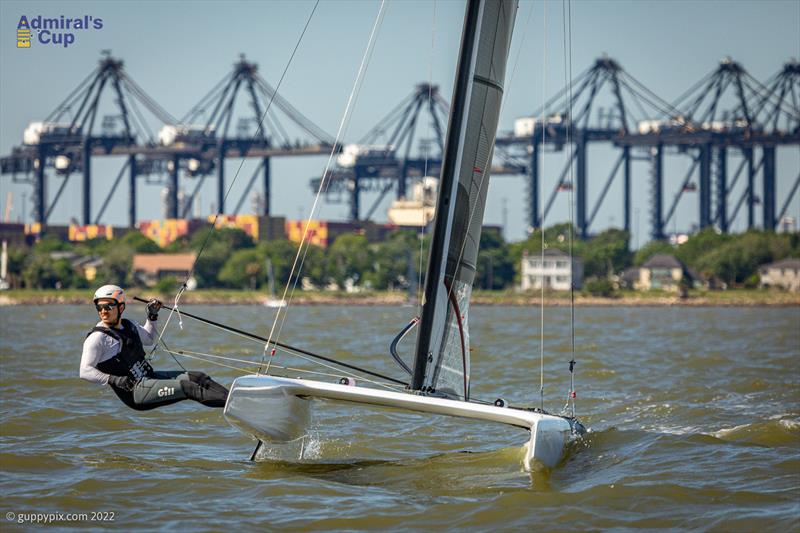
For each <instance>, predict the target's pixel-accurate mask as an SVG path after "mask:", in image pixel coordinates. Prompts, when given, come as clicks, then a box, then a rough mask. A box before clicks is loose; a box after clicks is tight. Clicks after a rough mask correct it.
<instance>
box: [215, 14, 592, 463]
mask: <svg viewBox="0 0 800 533" xmlns="http://www.w3.org/2000/svg"><path fill="white" fill-rule="evenodd" d="M516 11H517V0H469V1H468V2H467V9H466V15H465V23H464V29H463V35H462V42H461V48H460V52H459V60H458V68H457V72H456V83H455V89H454V97H453V105H452V108H451V111H450V119H449V126H448V132H447V140H446V145H445V154H444V158H443V164H442V170H441V179H440V180H439V199H438V203H437V207H436V218H435V220H434V229H433V235H432V239H431V247H430V252H429V260H428V267H427V275H426V277H425V292H424V294H425V296H424V300H423V301H424V304H423V307H422V314H421V317H420V318H419V319H417V318H415V319H414V320H412V321H411V323H410V324H409V325H407V326H406V327H405V328H404V329H403V331H401V333H400V334H399V335H398V336H397V338H396V339H395V341H394V342H393V343H392V346H391V353H392V356H393V357H394V359H395V361H396V362H397V363H398V365H399V366H400V367H401V369H402V370H403V371H404V372H405V373H406V374H407V375H408V378H409V381H408V382H407V383H406V382H405V381H401V380H397V379H394V378H385V377H384V376H381V377H383V378H384V379H383V382H381V381H374V380H369V379H367V378H362V379H361V380H362V383H359V384H356V380H355V379H352V378H350V377H343V378H342V379H341V380H340V381H339V383H329V382H323V381H317V380H314V379H293V378H288V377H282V376H275V375H270V374H269V367H267V374H262V373H260V372H259V373H257V374H252V375H247V376H242V377H239V378H237V379H236V380H235V381H234V382H233V385H232V386H231V390H230V394H229V396H228V401H227V404H226V406H225V411H224V413H225V417H226V419H227V420H228V422H230V423H231V424H232V425H233V426H234V427H236V428H238V429H239V430H241V431H242V432H244V433H246V434H248V435H252V436H253V437H255V438H256V439H257V440H258V441H259V443H258V445H257V446H256V450H255V451H254V452H253V457H255V456H256V453H257V452H258V449H259V447H260V446H261V443H262V442H265V441H272V442H276V441H277V442H288V441H292V440H295V439H299V438H301V437H303V436H305V434H306V431H307V427H308V424H309V422H310V416H311V415H310V413H311V407H312V405H315V404H316V403H317V402H315V401H314V400H334V401H341V402H345V404H346V405H348V406H353V407H355V406H358V405H360V406H378V407H389V408H395V409H401V410H408V411H416V412H423V413H431V414H438V415H449V416H453V417H463V418H471V419H476V420H481V421H486V422H497V423H501V424H508V425H512V426H516V427H519V428H522V429H524V430H527V431H529V432H530V436H529V437H528V439H527V446H526V450H525V453H524V458H523V466H524V468H525V469H526V470H532V469H535V468H538V466H536V465H539V466H541V465H543V466H545V467H548V468H552V467H554V466H556V465H558V464H559V463H560V462H561V460H562V459H563V458H564V456H565V455H566V449H567V445H568V444H569V442H570V441H571V440H572V439H574V438H576V436H578V435H580V434H582V433H583V431H584V429H583V426H582V425H581V424H580V422H578V421H577V420H576V419H575V417H574V416H562V415H556V414H550V413H547V412H545V411H544V410H543V409H540V408H529V407H516V406H510V405H508V404H507V403H506V402H505V401H504V400H502V399H497V400H495V401H494V402H492V401H481V400H478V399H475V398H471V397H470V346H469V328H468V314H469V313H468V309H469V300H470V294H471V291H472V284H473V281H474V276H475V270H476V263H477V256H478V245H479V242H480V233H481V226H482V219H483V213H484V207H485V202H486V195H487V192H488V187H489V176H488V174H489V172H488V169H489V168H490V166H491V165H490V162H491V157H492V152H493V148H494V141H495V136H496V132H497V123H498V119H499V114H500V102H501V98H502V94H503V83H504V79H505V72H506V62H507V59H508V51H509V46H510V41H511V32H512V28H513V25H514V19H515V15H516ZM483 169H486V170H485V171H484V170H483ZM269 268H271V265H270V266H269ZM281 305H285V302H283V303H282V304H281ZM417 324H419V330H418V335H417V340H416V348H415V357H414V363H413V366H410V365H407V364H406V363H405V362H404V361H403V360H402V358H401V357H399V356H398V355H397V353H396V345H397V343H398V342H399V340H400V339H402V337H403V336H405V334H406V333H408V332H409V331H410V330H411V329H412V328H413V327H414V326H416V325H417ZM365 333H368V332H365ZM343 334H346V335H355V334H357V333H356V332H354V331H349V332H346V333H344V332H343ZM269 344H272V345H273V346H282V345H281V344H280V343H278V342H277V341H270V342H269V343H268V344H267V347H269ZM283 346H284V347H285V345H283ZM296 352H297V350H295V353H296ZM265 353H267V352H266V350H265ZM273 353H274V348H273ZM302 353H306V354H308V352H302ZM326 360H327V361H331V360H330V359H326ZM331 362H334V363H337V364H341V365H343V363H339V362H336V361H331ZM344 366H348V365H344ZM348 368H351V369H353V368H356V367H353V366H351V365H350V366H348ZM358 370H361V371H362V372H367V371H366V370H364V369H358ZM371 374H372V375H377V374H375V373H371ZM350 375H352V374H350ZM379 387H382V388H379ZM487 431H488V427H487Z"/></svg>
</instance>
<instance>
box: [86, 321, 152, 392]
mask: <svg viewBox="0 0 800 533" xmlns="http://www.w3.org/2000/svg"><path fill="white" fill-rule="evenodd" d="M121 324H122V328H120V329H117V328H107V327H103V326H96V327H94V328H92V331H90V332H89V335H91V334H92V333H94V332H95V331H98V332H100V333H104V334H105V335H108V336H109V337H111V338H112V339H114V340H116V341H117V342H119V347H120V350H119V353H118V354H117V355H115V356H114V357H111V358H110V359H106V360H105V361H102V362H101V363H98V364H97V369H98V370H99V371H101V372H105V373H106V374H111V375H112V376H130V377H131V378H133V379H136V380H138V379H141V378H143V377H152V376H153V375H154V374H155V371H154V370H153V367H152V366H150V363H148V362H147V360H146V359H145V351H144V346H142V340H141V339H140V338H139V332H138V331H137V329H136V325H135V324H133V322H131V321H130V320H128V319H127V318H123V319H122V322H121ZM89 335H87V337H88V336H89Z"/></svg>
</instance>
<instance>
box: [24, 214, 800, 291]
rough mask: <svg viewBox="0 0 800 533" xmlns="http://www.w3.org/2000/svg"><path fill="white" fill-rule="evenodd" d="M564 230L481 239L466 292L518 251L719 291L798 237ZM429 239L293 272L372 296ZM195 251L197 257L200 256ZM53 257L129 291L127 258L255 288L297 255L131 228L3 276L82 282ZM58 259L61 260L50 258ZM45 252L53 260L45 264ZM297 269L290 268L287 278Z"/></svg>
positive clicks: (486, 283)
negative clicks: (665, 269) (86, 266)
mask: <svg viewBox="0 0 800 533" xmlns="http://www.w3.org/2000/svg"><path fill="white" fill-rule="evenodd" d="M571 235H574V233H572V234H571V232H570V226H569V224H558V225H554V226H551V227H549V228H545V230H544V235H542V233H541V231H540V230H536V231H534V232H532V233H531V234H530V235H529V236H528V237H527V238H526V239H524V240H521V241H517V242H506V241H505V240H504V239H503V237H502V235H501V234H500V233H499V232H497V231H491V230H487V231H484V232H483V233H482V235H481V243H480V252H479V256H478V261H477V265H476V276H475V287H476V288H477V289H485V290H502V289H510V288H512V287H514V286H516V285H517V284H519V281H520V265H521V260H522V257H523V255H524V254H525V253H526V252H527V253H529V254H537V253H539V252H540V251H541V249H542V243H543V242H544V245H545V247H548V248H557V249H560V250H562V251H565V252H567V253H568V252H569V251H570V248H571V249H572V253H573V254H574V255H575V256H576V257H579V258H581V260H582V261H583V265H584V280H585V283H584V286H585V287H587V288H588V290H589V291H590V292H593V293H600V294H606V293H608V292H609V291H610V290H613V287H614V285H613V284H612V283H611V280H613V279H614V276H616V275H619V274H620V273H621V272H623V271H624V270H625V269H626V268H629V267H631V266H639V265H641V264H642V263H644V262H645V261H646V260H647V259H648V258H650V257H652V256H653V255H655V254H672V255H675V256H676V257H677V258H678V259H680V260H681V261H682V262H683V263H684V264H685V265H687V266H689V267H691V268H692V269H694V270H695V271H696V272H698V273H700V274H701V275H704V276H709V277H710V276H715V277H717V278H718V279H720V280H721V281H723V282H725V283H726V284H727V285H728V286H729V287H743V286H746V287H754V286H756V285H757V284H758V266H759V265H762V264H765V263H769V262H772V261H777V260H779V259H783V258H786V257H800V233H797V232H795V233H787V234H776V233H774V232H761V231H748V232H745V233H741V234H735V235H733V234H718V233H717V232H716V231H714V230H713V229H711V228H709V229H706V230H703V231H700V232H698V233H696V234H694V235H692V236H691V237H689V239H688V240H687V241H686V242H685V243H683V244H680V245H677V246H676V245H671V244H669V243H668V242H665V241H652V242H649V243H647V244H646V245H644V246H643V247H642V248H640V249H639V250H636V251H630V249H629V248H630V235H629V234H628V233H627V232H625V231H623V230H620V229H608V230H605V231H603V232H601V233H599V234H597V235H595V236H593V237H591V238H589V239H586V240H578V239H573V238H572V237H571ZM429 242H430V235H429V234H425V235H424V236H420V234H418V233H416V232H414V231H409V230H403V231H396V232H393V233H391V234H389V236H388V237H387V238H386V239H385V240H384V241H383V242H368V241H367V239H366V237H365V236H363V235H356V234H344V235H340V236H339V237H338V238H337V239H336V240H335V241H334V242H333V243H332V244H331V245H330V246H328V247H327V248H321V247H319V246H314V245H310V246H308V248H307V249H306V250H305V251H304V253H303V254H301V256H300V258H299V265H298V267H301V270H300V271H301V276H302V278H303V279H304V280H305V281H306V284H308V283H310V284H311V285H313V286H314V287H317V288H325V287H329V286H337V287H340V288H342V287H345V286H346V285H347V284H350V285H352V286H355V287H361V288H370V289H376V290H405V289H408V288H409V287H410V286H411V287H414V286H416V284H418V283H424V279H422V277H423V276H424V272H425V265H426V262H427V258H428V257H427V256H428V245H429ZM201 250H202V253H200V252H201ZM54 252H73V253H72V254H71V255H73V256H82V257H97V258H100V259H102V265H101V266H100V267H99V269H98V272H97V276H96V279H97V281H98V282H103V283H115V284H118V285H122V286H132V285H134V284H135V283H136V280H135V279H134V278H133V272H132V261H133V256H134V254H137V253H179V252H194V253H195V254H198V253H199V256H198V258H197V260H196V263H195V265H194V277H195V279H196V281H197V284H198V287H201V288H212V287H215V288H232V289H262V288H264V287H265V285H266V284H267V281H268V270H269V269H268V267H267V264H268V260H269V263H271V267H272V270H273V272H274V279H275V283H276V285H278V286H279V287H281V286H283V284H285V283H286V282H287V280H289V282H290V283H294V282H295V281H300V280H295V279H291V280H290V279H289V275H290V272H291V271H292V266H293V264H294V261H295V256H296V254H297V244H296V243H293V242H290V241H288V240H273V241H267V242H260V243H256V242H254V241H253V239H251V238H250V236H249V235H247V234H246V233H245V232H244V231H242V230H239V229H230V228H224V229H212V228H204V229H202V230H199V231H197V232H195V233H194V234H193V235H192V236H191V237H190V238H182V239H179V240H177V241H175V242H173V243H172V244H170V245H168V246H166V247H164V248H161V247H159V246H158V245H157V244H156V243H155V242H153V241H152V240H151V239H149V238H147V237H146V236H144V235H143V234H141V233H139V232H130V233H128V234H126V235H125V236H123V237H121V238H119V239H114V240H111V241H108V240H105V239H94V240H90V241H85V242H80V243H70V242H63V241H61V240H59V239H58V238H57V237H54V236H45V237H43V238H42V239H40V240H39V241H38V242H37V243H36V244H34V245H33V246H32V247H31V248H29V249H27V248H23V247H11V248H9V262H8V270H9V275H10V280H11V282H12V286H16V287H24V288H37V289H42V288H53V287H73V288H84V287H88V286H89V282H88V281H87V280H86V279H85V277H84V276H83V275H81V273H80V272H79V269H77V268H76V267H75V266H73V263H74V257H72V258H71V257H59V254H57V253H56V254H54ZM60 255H61V256H63V255H67V254H60ZM54 256H55V257H56V259H54ZM297 270H298V269H297V268H296V269H295V272H297ZM183 281H184V280H176V279H162V280H161V281H160V284H159V288H160V289H162V290H163V291H165V292H172V291H174V290H175V288H176V287H177V285H178V283H181V282H183Z"/></svg>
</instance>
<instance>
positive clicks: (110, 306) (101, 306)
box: [94, 304, 117, 312]
mask: <svg viewBox="0 0 800 533" xmlns="http://www.w3.org/2000/svg"><path fill="white" fill-rule="evenodd" d="M94 307H95V309H97V311H98V312H100V311H102V310H104V309H105V310H106V311H111V310H112V309H116V307H117V304H94Z"/></svg>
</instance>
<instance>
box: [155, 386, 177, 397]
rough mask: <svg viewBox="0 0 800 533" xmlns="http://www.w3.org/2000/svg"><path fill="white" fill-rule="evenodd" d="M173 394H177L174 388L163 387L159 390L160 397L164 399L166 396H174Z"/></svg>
mask: <svg viewBox="0 0 800 533" xmlns="http://www.w3.org/2000/svg"><path fill="white" fill-rule="evenodd" d="M173 394H175V388H174V387H161V388H160V389H158V396H159V397H160V398H163V397H164V396H172V395H173Z"/></svg>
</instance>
